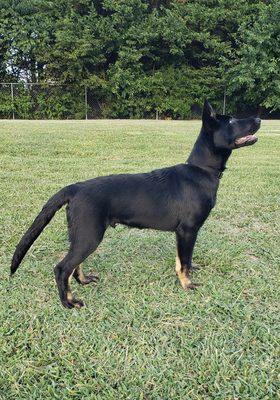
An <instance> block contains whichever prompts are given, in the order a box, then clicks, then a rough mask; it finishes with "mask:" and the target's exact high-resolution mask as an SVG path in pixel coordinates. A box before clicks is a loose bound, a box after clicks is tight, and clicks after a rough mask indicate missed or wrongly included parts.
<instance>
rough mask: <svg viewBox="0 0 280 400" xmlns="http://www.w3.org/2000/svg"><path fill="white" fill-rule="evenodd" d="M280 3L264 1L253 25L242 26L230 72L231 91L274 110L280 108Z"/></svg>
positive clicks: (276, 0)
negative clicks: (265, 3)
mask: <svg viewBox="0 0 280 400" xmlns="http://www.w3.org/2000/svg"><path fill="white" fill-rule="evenodd" d="M279 21H280V4H279V1H278V0H273V1H271V2H269V4H268V5H263V7H262V8H261V11H260V15H259V18H258V20H257V21H255V22H254V23H253V26H248V24H246V23H244V24H242V25H241V27H240V40H241V43H242V45H240V47H239V49H238V51H237V58H236V61H235V63H234V65H233V67H232V68H230V70H229V72H230V75H231V76H232V75H233V77H234V78H233V80H232V82H231V86H230V89H231V92H232V93H233V94H234V93H235V91H238V90H239V91H241V90H242V92H243V94H244V100H245V101H248V102H252V103H254V104H259V105H262V106H264V107H266V108H268V109H271V110H279V109H280V41H279V38H280V24H279Z"/></svg>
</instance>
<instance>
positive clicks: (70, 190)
mask: <svg viewBox="0 0 280 400" xmlns="http://www.w3.org/2000/svg"><path fill="white" fill-rule="evenodd" d="M76 191H77V187H76V185H69V186H66V187H65V188H63V189H61V190H60V191H59V192H57V193H56V194H55V195H54V196H52V197H51V198H50V199H49V200H48V202H47V203H46V204H45V205H44V207H43V208H42V210H41V212H40V213H39V214H38V215H37V217H36V218H35V220H34V222H33V224H32V225H31V226H30V228H29V229H28V230H27V231H26V232H25V234H24V235H23V237H22V238H21V240H20V242H19V244H18V245H17V247H16V250H15V252H14V255H13V259H12V265H11V275H13V274H14V273H15V272H16V270H17V269H18V267H19V265H20V263H21V261H22V259H23V257H24V256H25V254H26V253H27V251H28V249H29V248H30V247H31V245H32V244H33V242H35V240H36V239H37V238H38V236H39V235H40V233H41V232H42V231H43V229H44V228H45V227H46V226H47V225H48V223H49V222H50V220H51V219H52V217H53V216H54V214H55V213H56V212H57V211H58V210H59V209H60V208H61V207H62V206H63V205H64V204H66V203H68V202H69V200H70V199H71V198H72V197H73V196H74V194H75V193H76Z"/></svg>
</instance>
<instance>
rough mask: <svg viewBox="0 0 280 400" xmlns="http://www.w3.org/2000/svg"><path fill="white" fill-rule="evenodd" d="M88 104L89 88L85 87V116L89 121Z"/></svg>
mask: <svg viewBox="0 0 280 400" xmlns="http://www.w3.org/2000/svg"><path fill="white" fill-rule="evenodd" d="M87 102H88V99H87V87H86V86H85V116H86V119H88V114H87Z"/></svg>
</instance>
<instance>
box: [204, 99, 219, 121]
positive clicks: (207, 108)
mask: <svg viewBox="0 0 280 400" xmlns="http://www.w3.org/2000/svg"><path fill="white" fill-rule="evenodd" d="M202 122H203V125H205V127H208V128H211V127H214V126H215V125H216V123H217V119H216V112H215V111H214V109H213V107H212V106H211V104H210V103H209V101H208V100H205V102H204V106H203V113H202Z"/></svg>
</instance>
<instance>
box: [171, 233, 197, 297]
mask: <svg viewBox="0 0 280 400" xmlns="http://www.w3.org/2000/svg"><path fill="white" fill-rule="evenodd" d="M197 233H198V230H197V229H194V228H184V229H181V230H180V231H179V232H177V233H176V239H177V255H176V267H175V270H176V274H177V276H178V278H179V281H180V283H181V285H182V287H183V289H185V290H187V289H195V288H196V287H197V286H198V284H196V283H192V282H191V279H190V269H191V267H192V254H193V249H194V245H195V241H196V238H197Z"/></svg>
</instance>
